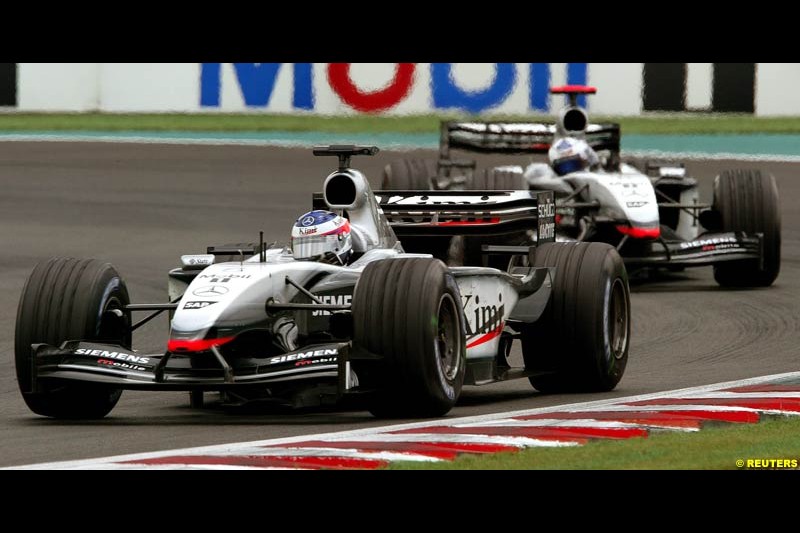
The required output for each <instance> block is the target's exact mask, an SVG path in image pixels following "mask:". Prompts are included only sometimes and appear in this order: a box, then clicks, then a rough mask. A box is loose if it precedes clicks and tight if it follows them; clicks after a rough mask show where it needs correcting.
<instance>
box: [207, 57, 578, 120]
mask: <svg viewBox="0 0 800 533" xmlns="http://www.w3.org/2000/svg"><path fill="white" fill-rule="evenodd" d="M485 65H486V67H488V68H485V69H483V70H484V73H483V74H481V75H480V77H481V78H483V80H481V81H483V82H484V83H483V84H482V85H481V86H482V88H481V89H479V90H473V89H471V88H468V87H464V86H463V85H462V83H461V82H459V80H458V78H459V76H458V75H457V74H458V72H459V71H460V70H461V68H460V67H459V66H458V65H457V64H455V63H431V64H430V65H428V66H427V67H423V66H421V65H419V64H416V63H397V64H396V65H395V67H394V72H393V73H392V74H391V79H389V80H388V82H385V83H383V84H381V85H382V88H379V89H377V90H375V89H374V88H371V87H365V86H364V84H363V81H362V79H360V77H359V75H358V73H354V72H352V71H353V70H354V69H353V68H352V65H351V64H350V63H328V64H318V65H314V64H312V63H201V64H200V80H199V81H200V87H199V93H200V107H202V108H225V107H227V106H226V104H225V103H224V102H225V101H226V100H229V99H230V94H228V96H226V97H223V92H228V93H229V92H230V91H235V92H236V98H241V100H242V101H243V103H244V105H245V106H247V107H248V108H262V109H271V108H273V109H274V108H275V107H276V104H275V103H274V102H273V100H274V98H273V93H275V92H278V91H279V90H276V86H277V85H278V79H279V78H280V77H281V76H287V74H288V79H290V80H292V81H291V97H290V100H291V102H290V106H291V109H293V110H294V109H302V110H319V111H324V109H323V108H325V107H326V106H327V105H326V104H325V103H323V102H318V101H317V97H316V95H318V94H321V93H323V94H324V93H332V94H333V95H334V98H336V99H338V100H339V101H341V102H342V103H343V104H344V105H346V106H348V107H350V108H352V109H354V110H356V111H359V112H362V113H379V112H383V111H387V110H390V109H394V108H396V107H397V106H398V105H400V104H402V103H404V102H406V103H407V104H409V103H411V102H409V100H410V99H411V95H412V94H414V93H415V92H416V93H419V92H420V91H422V93H423V94H424V98H425V100H426V101H428V102H430V106H431V107H432V108H433V109H434V110H462V111H466V112H469V113H480V112H482V111H488V110H491V109H496V108H497V107H498V106H502V105H504V104H507V103H509V100H510V98H511V95H512V94H513V93H515V92H518V91H519V90H520V89H521V88H522V87H523V86H524V87H527V88H529V89H528V90H526V92H527V97H526V98H523V100H522V101H523V102H524V103H523V104H522V105H523V106H524V107H525V109H526V110H532V111H549V110H550V109H551V105H552V104H553V103H554V102H555V103H556V104H558V103H560V101H556V100H555V99H551V97H550V95H549V93H548V89H549V87H550V85H551V84H550V81H551V79H552V78H553V76H554V75H555V76H563V75H566V76H565V77H566V81H567V84H570V85H585V84H586V82H587V80H588V70H589V69H588V63H567V64H566V65H563V66H561V65H559V66H558V67H554V66H553V65H551V64H550V63H529V64H527V65H525V66H524V67H523V66H521V65H520V64H516V63H487V64H485ZM423 68H427V70H428V71H429V72H428V75H427V76H423V75H421V74H420V72H419V71H420V70H421V69H423ZM554 68H556V69H558V71H559V72H557V73H553V72H552V71H553V69H554ZM561 69H564V70H565V71H566V72H563V73H562V72H561ZM223 70H225V71H226V72H227V73H228V74H226V76H223ZM285 71H290V72H288V73H287V74H279V73H281V72H285ZM362 75H363V74H362ZM228 76H230V77H231V78H232V79H233V80H234V83H233V84H232V85H228V84H224V83H223V77H228ZM523 80H525V81H523ZM323 87H326V89H327V90H326V91H324V92H323V91H322V88H323ZM578 104H579V105H581V106H585V105H586V97H585V95H581V96H579V97H578ZM411 105H413V103H412V104H411Z"/></svg>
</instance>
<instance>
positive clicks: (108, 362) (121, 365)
mask: <svg viewBox="0 0 800 533" xmlns="http://www.w3.org/2000/svg"><path fill="white" fill-rule="evenodd" d="M97 363H98V364H100V365H107V366H113V367H117V368H124V369H125V370H138V371H140V372H142V371H144V370H147V369H146V368H145V367H143V366H137V365H131V364H128V363H122V362H120V361H112V360H111V359H98V360H97Z"/></svg>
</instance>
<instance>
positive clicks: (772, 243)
mask: <svg viewBox="0 0 800 533" xmlns="http://www.w3.org/2000/svg"><path fill="white" fill-rule="evenodd" d="M713 205H714V209H715V210H716V211H717V212H718V213H719V214H720V218H721V220H722V231H725V232H728V231H744V232H747V233H750V234H754V233H761V234H763V239H764V240H763V250H764V255H763V258H762V261H759V260H758V259H748V260H744V261H727V262H723V263H718V264H715V265H714V279H715V280H717V283H719V284H720V285H722V286H723V287H769V286H770V285H772V283H773V282H774V281H775V279H776V278H777V277H778V273H779V272H780V270H781V212H780V203H779V202H778V186H777V184H776V183H775V178H774V177H773V176H772V175H771V174H762V173H761V172H760V171H758V170H726V171H724V172H722V173H720V175H719V176H717V177H716V178H715V179H714V204H713Z"/></svg>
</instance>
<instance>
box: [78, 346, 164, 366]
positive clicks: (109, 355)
mask: <svg viewBox="0 0 800 533" xmlns="http://www.w3.org/2000/svg"><path fill="white" fill-rule="evenodd" d="M75 355H86V356H88V357H100V358H103V359H115V360H117V361H128V362H130V363H139V364H140V365H146V364H149V363H150V358H149V357H140V356H138V355H133V354H131V353H125V352H111V351H108V350H93V349H92V348H78V349H77V350H75Z"/></svg>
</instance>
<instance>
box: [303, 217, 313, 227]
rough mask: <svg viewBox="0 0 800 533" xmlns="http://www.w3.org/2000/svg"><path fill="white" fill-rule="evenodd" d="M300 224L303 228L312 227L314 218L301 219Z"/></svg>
mask: <svg viewBox="0 0 800 533" xmlns="http://www.w3.org/2000/svg"><path fill="white" fill-rule="evenodd" d="M300 223H301V224H302V225H303V226H305V227H308V226H313V225H314V217H311V216H309V217H305V218H303V220H301V221H300Z"/></svg>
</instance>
